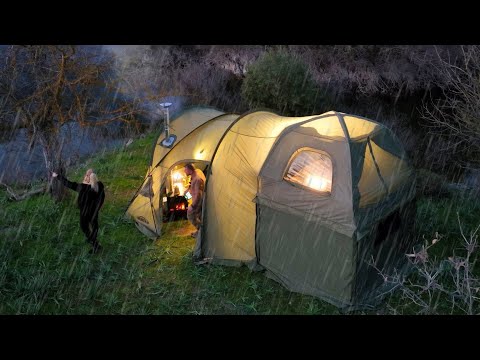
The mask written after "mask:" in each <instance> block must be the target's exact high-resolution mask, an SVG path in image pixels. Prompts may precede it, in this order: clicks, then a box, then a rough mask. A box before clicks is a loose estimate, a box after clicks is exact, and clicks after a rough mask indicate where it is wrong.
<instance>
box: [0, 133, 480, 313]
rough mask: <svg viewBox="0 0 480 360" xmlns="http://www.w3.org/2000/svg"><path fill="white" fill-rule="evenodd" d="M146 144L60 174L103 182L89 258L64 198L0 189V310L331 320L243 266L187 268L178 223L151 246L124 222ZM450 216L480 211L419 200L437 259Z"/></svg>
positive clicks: (451, 239) (308, 300)
mask: <svg viewBox="0 0 480 360" xmlns="http://www.w3.org/2000/svg"><path fill="white" fill-rule="evenodd" d="M154 139H155V135H154V134H152V135H150V136H147V137H146V138H144V139H141V140H138V141H136V142H135V143H134V144H132V145H131V146H130V147H128V148H127V149H126V150H119V151H115V152H111V153H107V154H103V155H99V156H97V157H95V158H93V159H88V160H86V161H84V162H83V163H82V164H80V165H79V166H78V167H77V168H76V169H72V171H70V172H69V173H68V177H69V178H70V179H72V180H77V181H80V179H81V178H82V174H83V172H84V171H85V169H86V168H88V167H93V168H94V169H95V170H96V171H97V173H98V174H99V177H100V179H101V180H102V181H103V182H104V183H105V185H106V194H107V198H106V203H105V206H104V208H103V209H102V211H101V214H100V232H99V240H100V242H101V243H102V245H103V246H104V249H103V251H102V252H101V253H99V254H96V255H94V256H92V255H90V254H88V250H89V246H88V245H87V244H86V242H85V240H84V236H83V234H82V233H81V231H80V227H79V223H78V222H79V220H78V209H77V208H76V203H75V200H76V198H75V195H74V193H71V194H70V197H69V198H68V199H67V200H66V201H64V202H62V203H60V204H58V203H55V202H54V201H53V200H52V199H51V198H50V197H49V196H47V195H42V196H36V197H32V198H29V199H27V200H25V201H22V202H11V201H8V199H7V196H6V194H5V192H4V191H1V192H0V239H1V240H0V314H305V315H308V314H312V315H316V314H339V311H338V310H337V309H336V308H335V307H334V306H332V305H330V304H328V303H326V302H324V301H322V300H319V299H316V298H313V297H311V296H305V295H301V294H297V293H292V292H289V291H288V290H286V289H285V288H283V287H282V286H281V285H280V284H278V283H276V282H275V281H273V280H271V279H268V278H267V277H265V276H264V275H263V274H262V273H258V272H251V271H250V270H248V269H247V268H246V267H240V268H233V267H223V266H213V265H207V266H195V265H194V264H193V262H192V260H191V256H192V249H193V246H194V240H193V239H192V238H190V237H189V236H188V235H181V232H180V231H179V230H180V229H182V228H184V227H186V226H187V225H188V224H187V222H186V221H177V222H173V223H170V224H168V225H164V235H163V236H162V237H161V239H159V240H157V241H152V240H149V239H147V238H146V237H144V236H143V235H142V234H141V233H140V232H139V231H138V230H137V229H136V227H135V226H134V225H133V223H132V222H130V221H128V220H125V219H124V218H123V213H124V211H125V209H126V207H127V205H128V203H129V201H130V200H131V198H132V196H133V195H134V193H135V191H136V190H137V188H138V186H140V184H141V182H142V180H143V178H144V175H145V173H146V171H147V167H148V164H149V161H150V157H151V149H152V144H153V141H154ZM457 210H458V211H460V213H461V217H462V219H463V220H464V221H465V222H466V228H471V227H474V226H476V225H478V224H477V223H476V222H477V218H478V214H479V213H480V211H479V210H480V206H479V205H477V204H476V203H475V202H474V201H473V200H472V201H468V199H464V200H462V201H461V202H460V201H458V199H445V200H432V199H424V200H422V201H421V202H420V203H419V213H418V218H417V222H418V224H419V225H421V226H420V232H421V233H422V234H425V236H426V237H427V238H429V239H430V237H431V236H432V235H433V234H434V233H435V231H438V232H440V233H444V234H445V235H446V237H448V239H447V238H445V239H444V240H443V241H442V243H441V244H439V246H438V248H437V249H435V251H437V252H438V255H441V253H442V251H447V252H448V251H450V250H451V249H452V248H453V247H455V246H458V241H459V237H458V226H457V224H456V213H455V212H456V211H457ZM394 300H395V299H394V298H393V299H392V300H391V301H394ZM412 311H414V310H412Z"/></svg>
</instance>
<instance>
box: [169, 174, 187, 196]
mask: <svg viewBox="0 0 480 360" xmlns="http://www.w3.org/2000/svg"><path fill="white" fill-rule="evenodd" d="M183 180H184V175H183V174H182V173H181V172H179V171H175V172H172V189H173V193H174V195H180V196H183V195H184V193H185V185H184V181H183Z"/></svg>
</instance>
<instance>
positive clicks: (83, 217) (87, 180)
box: [52, 169, 105, 253]
mask: <svg viewBox="0 0 480 360" xmlns="http://www.w3.org/2000/svg"><path fill="white" fill-rule="evenodd" d="M52 177H53V178H55V179H57V180H59V181H61V182H62V184H63V185H64V186H66V187H68V188H69V189H72V190H74V191H76V192H78V199H77V205H78V208H79V209H80V228H81V229H82V231H83V233H84V234H85V236H86V237H87V242H89V243H90V244H91V245H92V250H90V252H91V253H96V252H97V251H99V250H100V249H101V248H102V247H101V245H100V243H99V242H98V240H97V234H98V213H99V212H100V209H101V207H102V205H103V203H104V201H105V187H104V185H103V183H102V182H101V181H98V179H97V175H96V174H95V173H94V172H93V170H92V169H88V170H87V172H86V173H85V176H84V178H83V183H76V182H73V181H69V180H68V179H67V178H65V177H64V176H62V175H59V174H57V173H55V172H54V173H52Z"/></svg>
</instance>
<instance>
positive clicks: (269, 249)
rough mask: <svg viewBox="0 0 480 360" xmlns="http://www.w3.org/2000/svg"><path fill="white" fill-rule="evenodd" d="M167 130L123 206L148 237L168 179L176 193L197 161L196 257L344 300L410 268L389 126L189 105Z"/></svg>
mask: <svg viewBox="0 0 480 360" xmlns="http://www.w3.org/2000/svg"><path fill="white" fill-rule="evenodd" d="M171 128H172V129H171V132H172V133H174V134H175V135H176V136H177V140H176V143H175V144H174V146H173V147H172V148H171V149H167V148H162V147H161V146H160V145H156V147H155V151H154V155H153V161H152V164H151V166H150V168H149V170H148V172H147V176H146V178H145V181H144V183H143V185H142V187H141V189H140V191H139V192H138V194H137V195H136V196H135V197H134V200H133V201H132V203H131V205H130V207H129V208H128V214H129V215H130V216H132V217H133V218H134V219H135V222H136V224H137V226H138V227H139V229H140V230H141V231H142V232H143V233H145V234H146V235H148V236H150V237H156V236H160V234H161V232H160V231H161V230H160V229H161V219H162V215H163V214H164V211H162V203H163V202H164V201H165V198H167V197H168V196H169V194H171V193H172V191H173V188H174V186H175V181H177V190H179V192H180V193H181V191H182V190H183V188H182V181H183V182H184V181H185V179H183V176H184V174H183V175H182V173H181V171H182V167H183V166H184V165H185V164H186V163H187V162H193V163H195V164H196V165H197V167H200V168H201V169H202V170H205V172H206V176H207V183H206V189H205V196H204V202H203V224H202V227H201V231H200V234H199V236H198V238H197V243H196V247H195V255H197V256H201V257H203V258H205V259H207V260H208V261H210V262H211V263H217V264H226V265H240V264H246V265H247V266H249V267H250V268H252V269H263V270H265V272H266V275H267V276H269V277H271V278H273V279H275V280H276V281H278V282H280V283H281V284H283V285H284V286H285V287H286V288H288V289H290V290H292V291H296V292H301V293H304V294H309V295H313V296H317V297H320V298H322V299H325V300H327V301H329V302H331V303H333V304H335V305H337V306H339V307H362V306H363V305H368V304H372V303H373V302H374V297H375V296H376V295H377V293H378V291H379V290H380V289H381V286H380V285H382V278H381V276H379V274H378V270H382V271H384V272H386V273H389V272H391V271H393V269H394V268H396V269H401V268H403V265H405V264H406V258H405V256H404V254H405V252H406V251H408V250H411V246H412V245H413V236H411V231H410V230H411V227H412V223H413V221H412V219H413V216H414V211H415V203H414V198H415V173H414V170H413V167H412V166H411V164H410V162H409V160H408V158H407V156H406V154H405V152H404V150H403V148H402V146H401V144H400V143H399V141H398V140H397V138H396V137H395V135H394V134H393V133H392V132H391V131H390V130H389V129H388V128H387V127H385V126H383V125H381V124H379V123H377V122H374V121H372V120H369V119H366V118H363V117H360V116H355V115H349V114H345V113H340V112H334V111H330V112H327V113H325V114H322V115H316V116H307V117H283V116H279V115H277V114H274V113H272V112H269V111H255V112H250V113H247V114H243V115H242V116H239V115H235V114H225V113H222V112H219V111H216V110H214V109H203V108H194V109H189V110H187V111H186V112H185V113H183V114H182V115H180V116H179V117H178V118H177V119H175V120H173V121H172V126H171ZM161 138H162V136H160V139H159V142H158V143H160V140H161ZM175 179H176V180H175ZM184 183H185V182H184ZM178 187H180V188H182V189H178ZM162 199H163V200H162ZM163 210H165V209H163ZM372 259H373V263H371V260H372Z"/></svg>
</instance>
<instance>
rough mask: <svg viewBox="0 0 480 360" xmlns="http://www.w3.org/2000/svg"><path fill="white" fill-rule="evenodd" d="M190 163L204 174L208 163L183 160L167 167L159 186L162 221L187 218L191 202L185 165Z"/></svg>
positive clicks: (188, 177) (188, 178)
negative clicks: (160, 186)
mask: <svg viewBox="0 0 480 360" xmlns="http://www.w3.org/2000/svg"><path fill="white" fill-rule="evenodd" d="M188 163H192V164H193V165H194V166H195V168H197V169H200V170H202V171H203V173H204V174H206V172H207V170H208V167H209V165H210V163H209V162H207V161H195V160H184V161H181V162H178V163H176V164H175V165H173V166H172V167H170V169H168V171H167V174H166V176H165V179H164V182H163V184H162V188H161V196H160V199H161V202H162V203H161V208H162V214H163V222H170V221H176V220H182V219H183V220H185V219H187V209H188V206H190V205H191V204H192V199H191V197H190V196H189V192H188V188H189V186H190V180H191V179H190V176H187V174H185V165H187V164H188Z"/></svg>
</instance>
